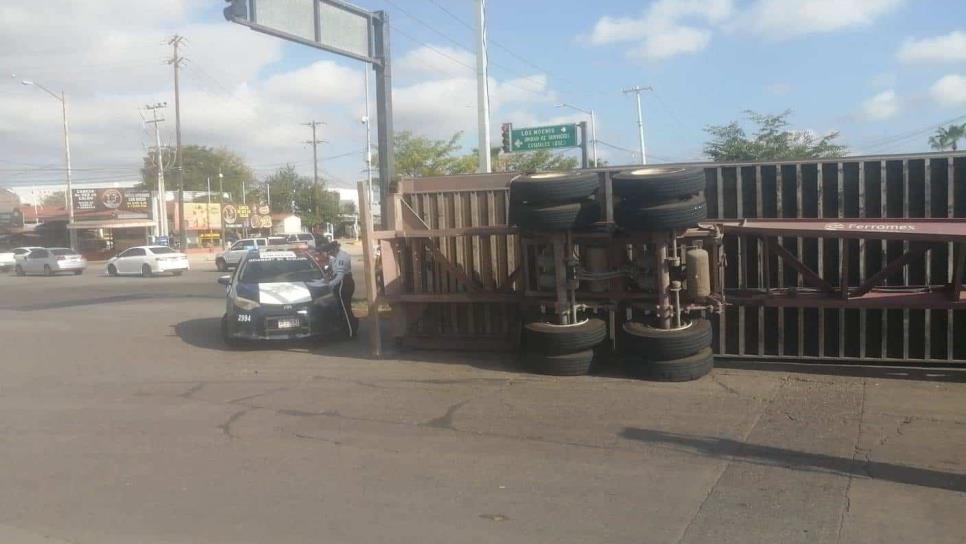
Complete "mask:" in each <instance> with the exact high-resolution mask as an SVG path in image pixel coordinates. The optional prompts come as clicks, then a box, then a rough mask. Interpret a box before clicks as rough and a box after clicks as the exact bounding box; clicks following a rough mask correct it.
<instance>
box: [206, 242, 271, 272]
mask: <svg viewBox="0 0 966 544" xmlns="http://www.w3.org/2000/svg"><path fill="white" fill-rule="evenodd" d="M267 245H268V238H242V239H241V240H238V241H237V242H235V243H234V244H232V245H231V247H230V248H228V249H227V250H225V251H223V252H222V253H220V254H219V255H218V256H217V257H215V267H217V268H218V270H220V271H222V272H225V271H227V270H228V269H229V268H234V267H236V266H238V263H239V262H241V259H242V257H244V256H245V255H246V254H247V253H248V252H249V251H251V250H253V249H257V248H260V247H265V246H267Z"/></svg>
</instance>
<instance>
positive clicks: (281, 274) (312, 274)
mask: <svg viewBox="0 0 966 544" xmlns="http://www.w3.org/2000/svg"><path fill="white" fill-rule="evenodd" d="M321 279H322V269H320V268H319V267H318V265H316V264H315V263H314V262H313V261H312V260H311V259H309V258H308V257H296V258H289V259H261V258H250V259H248V260H246V261H245V265H244V267H242V270H241V279H240V280H239V281H240V282H241V283H279V282H292V281H295V282H298V281H318V280H321Z"/></svg>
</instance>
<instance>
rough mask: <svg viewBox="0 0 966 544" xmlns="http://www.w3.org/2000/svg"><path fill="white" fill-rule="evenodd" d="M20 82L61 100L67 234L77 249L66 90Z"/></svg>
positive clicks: (26, 81) (35, 83)
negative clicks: (65, 161) (65, 168)
mask: <svg viewBox="0 0 966 544" xmlns="http://www.w3.org/2000/svg"><path fill="white" fill-rule="evenodd" d="M20 84H21V85H28V86H32V87H37V88H38V89H40V90H42V91H44V92H45V93H47V94H49V95H50V96H52V97H54V98H56V99H57V100H59V101H60V105H61V111H62V112H63V115H64V156H65V158H66V160H67V193H66V195H65V196H66V198H65V202H66V204H67V227H68V228H67V236H68V238H69V240H70V247H71V249H76V245H77V232H76V231H75V230H74V229H72V228H70V226H71V225H73V224H74V198H73V192H71V184H70V174H71V172H70V126H69V125H68V124H67V96H66V95H65V94H64V91H61V92H60V94H59V95H58V94H57V93H55V92H53V91H51V90H50V89H48V88H47V87H44V86H43V85H41V84H40V83H37V82H35V81H30V80H27V79H24V80H21V81H20Z"/></svg>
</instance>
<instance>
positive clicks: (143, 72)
mask: <svg viewBox="0 0 966 544" xmlns="http://www.w3.org/2000/svg"><path fill="white" fill-rule="evenodd" d="M357 3H358V4H359V5H360V6H362V7H364V8H367V9H373V10H386V11H387V12H389V14H390V17H391V25H392V33H393V37H392V46H393V59H394V77H395V79H394V96H395V107H396V111H395V113H396V115H395V120H396V126H397V129H400V130H402V129H409V130H413V131H415V132H417V133H421V134H425V135H428V136H431V137H435V138H443V137H447V136H449V135H451V134H453V133H454V132H456V131H459V130H462V131H463V132H464V137H463V140H462V141H463V143H464V144H465V147H466V150H467V151H469V150H470V149H471V148H473V147H475V146H476V143H477V142H476V136H475V134H476V123H475V118H476V113H475V105H476V96H475V83H474V70H473V69H472V66H473V64H474V62H475V61H474V58H473V49H474V47H473V44H474V36H473V31H472V30H471V29H470V28H468V27H467V26H465V25H464V24H462V23H461V22H459V21H457V20H456V19H457V18H458V19H461V20H462V21H463V22H465V23H470V26H472V23H473V22H474V12H473V8H474V2H473V1H472V0H359V1H358V2H357ZM487 4H488V18H489V21H488V24H489V38H490V42H491V47H490V82H491V106H492V120H491V123H492V126H493V130H492V133H493V135H494V136H496V135H498V132H499V125H500V123H501V122H504V121H509V122H513V123H514V125H515V126H518V127H519V126H530V125H535V124H543V123H554V122H570V121H577V120H581V119H583V118H584V116H583V115H581V114H579V113H576V112H573V111H567V110H561V109H557V108H555V107H554V105H555V104H556V103H559V102H568V103H571V104H575V105H577V106H580V107H582V108H587V109H590V108H593V109H596V110H597V112H598V116H599V119H598V131H599V134H598V137H599V140H600V141H602V142H606V143H608V144H611V145H614V146H617V147H618V148H625V149H628V150H636V149H637V131H636V130H637V127H636V112H635V109H634V102H633V99H632V98H631V97H630V96H624V95H623V94H621V92H620V89H621V88H624V87H628V86H631V85H635V84H640V85H650V86H652V87H653V88H654V91H653V92H650V93H646V94H645V95H644V104H645V124H646V137H647V148H648V159H649V162H669V161H683V160H695V159H700V158H702V156H701V149H702V145H703V143H704V141H705V139H706V135H705V133H704V132H703V130H702V129H703V128H704V127H705V126H706V125H708V124H724V123H727V122H729V121H732V120H735V119H739V118H740V117H741V112H742V111H743V110H746V109H751V110H756V111H759V112H768V113H775V112H780V111H782V110H784V109H792V110H793V111H794V116H793V117H792V121H793V123H794V126H795V128H799V129H807V130H812V131H815V132H817V133H825V132H828V131H830V130H838V131H840V132H841V133H842V136H841V141H842V142H843V143H845V144H847V145H848V146H849V147H850V149H851V150H852V151H853V153H894V152H916V151H923V150H926V149H927V144H926V139H927V137H928V132H929V131H930V130H931V128H932V127H934V126H935V125H937V124H938V123H939V122H941V121H944V120H949V119H953V118H957V117H959V118H961V120H960V122H963V121H966V118H963V117H962V116H963V115H964V114H966V2H954V1H940V0H931V1H930V0H922V1H915V2H914V1H911V0H673V1H672V0H656V1H640V0H638V1H630V0H625V1H619V0H600V1H596V2H566V1H559V0H558V1H545V0H527V1H509V0H490V1H489V2H488V3H487ZM223 6H224V4H223V3H222V2H219V1H214V0H211V1H207V0H206V1H204V2H202V1H201V0H171V1H170V2H165V3H158V2H155V1H152V0H100V1H98V2H89V1H82V0H50V1H49V2H44V3H43V4H37V3H35V2H32V1H30V0H8V1H7V2H4V3H3V5H2V6H0V69H2V70H3V71H4V72H8V73H17V74H18V78H11V79H6V78H5V79H4V81H0V186H29V185H31V184H40V183H45V184H52V183H57V182H58V180H59V179H60V178H61V177H62V172H61V170H62V164H61V163H60V161H61V158H60V157H61V153H62V142H61V141H60V139H59V133H58V131H59V113H60V112H59V109H58V105H57V104H56V103H55V102H54V101H53V100H52V99H51V98H49V97H46V96H44V95H43V94H42V93H39V92H37V91H36V90H35V89H30V88H26V87H23V86H21V85H19V84H17V81H18V79H19V78H20V77H24V78H30V79H36V80H38V81H42V82H44V84H46V85H47V86H49V87H51V88H55V89H58V90H59V89H64V90H65V92H67V94H68V96H69V98H70V101H71V124H72V151H73V155H74V166H75V169H77V173H76V175H75V178H77V179H80V180H87V181H90V182H91V183H102V182H103V183H112V182H118V181H122V180H125V179H136V178H137V177H138V169H139V168H140V163H141V156H142V155H143V153H144V149H145V146H147V145H151V144H152V140H153V133H152V132H150V131H149V130H147V129H146V127H145V126H144V125H143V123H142V119H141V116H142V115H143V114H144V112H143V110H139V108H141V107H142V106H143V105H144V104H148V103H154V102H157V101H167V102H168V103H169V108H168V111H167V117H168V119H173V111H172V108H171V106H170V104H172V103H173V96H172V92H171V81H170V78H171V74H170V68H169V67H168V66H166V65H165V64H164V63H163V59H164V58H165V57H166V56H167V55H169V54H170V51H169V48H168V47H167V46H166V45H164V44H163V42H164V40H165V37H166V36H168V35H170V34H172V33H175V32H177V33H179V34H182V35H184V36H185V37H186V38H187V41H186V45H185V49H184V54H185V55H186V56H187V57H188V59H189V62H188V64H187V66H186V68H185V70H184V72H183V74H184V78H183V94H184V97H183V114H182V117H183V122H184V134H185V141H186V142H188V143H198V144H204V145H213V146H219V145H224V146H227V147H229V148H231V149H233V150H236V151H238V152H239V153H241V154H242V155H243V156H244V157H245V159H246V160H248V161H249V163H250V164H252V165H253V167H255V169H256V172H257V173H258V174H259V175H266V174H268V173H270V172H271V171H272V170H273V169H275V168H277V167H278V166H280V165H281V164H284V163H293V164H295V165H296V167H297V168H298V169H299V170H300V171H301V172H303V173H306V174H308V173H310V172H311V150H310V149H309V148H308V146H306V145H305V144H304V143H302V141H303V140H305V139H307V138H308V136H309V135H308V133H307V131H308V129H307V128H305V127H303V126H302V125H301V123H303V122H306V121H309V120H312V119H318V120H323V121H326V122H327V123H328V124H327V125H326V127H324V128H323V136H322V137H323V138H325V139H327V140H329V143H327V144H324V145H323V146H322V147H323V148H322V150H321V151H320V155H321V156H322V157H323V164H322V167H323V173H324V176H325V177H326V178H327V179H328V180H329V182H330V184H331V185H332V186H334V187H344V188H349V187H351V186H352V184H353V182H354V181H355V180H357V179H359V178H360V176H361V172H362V164H363V159H362V149H363V148H364V131H363V129H362V125H361V124H360V123H359V119H360V118H361V116H362V114H363V111H364V103H363V100H362V78H363V70H364V68H363V66H362V65H361V63H358V62H355V61H351V60H347V59H342V58H339V57H337V56H335V55H331V54H328V53H325V52H320V51H316V50H313V49H309V48H305V47H303V46H299V45H294V44H289V43H287V42H281V41H279V40H277V39H275V38H271V37H268V36H263V35H260V34H258V33H255V32H252V31H250V30H248V29H245V28H243V27H241V26H238V25H233V24H230V23H227V22H225V21H224V19H223V18H222V15H221V9H222V8H223ZM447 11H449V12H450V13H451V14H452V15H455V18H454V17H453V16H452V15H451V14H450V13H447ZM65 13H66V14H67V15H68V16H67V17H65V16H64V14H65ZM132 14H137V15H136V16H135V15H132ZM162 137H163V138H164V140H165V142H166V143H167V142H171V141H173V123H170V122H166V123H165V124H163V125H162ZM494 140H495V138H494ZM601 151H602V154H603V156H604V157H605V158H607V159H608V160H609V161H610V162H611V163H612V164H629V163H632V162H634V161H636V160H637V159H636V158H635V157H634V156H633V155H632V154H631V153H630V152H628V151H622V150H620V149H614V148H608V147H603V146H602V147H601Z"/></svg>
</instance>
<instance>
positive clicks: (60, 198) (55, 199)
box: [40, 191, 67, 208]
mask: <svg viewBox="0 0 966 544" xmlns="http://www.w3.org/2000/svg"><path fill="white" fill-rule="evenodd" d="M40 205H41V206H43V207H44V208H63V207H65V206H67V201H66V200H64V192H63V191H55V192H53V193H50V194H49V195H47V196H45V197H44V199H43V200H41V201H40Z"/></svg>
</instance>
